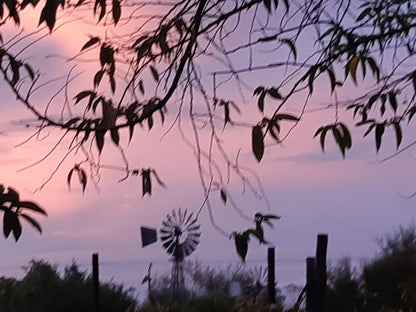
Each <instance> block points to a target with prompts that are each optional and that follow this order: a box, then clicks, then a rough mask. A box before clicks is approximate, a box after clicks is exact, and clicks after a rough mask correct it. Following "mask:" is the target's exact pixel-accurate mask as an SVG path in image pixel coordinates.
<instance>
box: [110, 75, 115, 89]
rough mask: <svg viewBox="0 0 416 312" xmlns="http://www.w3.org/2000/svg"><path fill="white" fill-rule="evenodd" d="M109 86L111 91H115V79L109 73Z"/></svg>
mask: <svg viewBox="0 0 416 312" xmlns="http://www.w3.org/2000/svg"><path fill="white" fill-rule="evenodd" d="M110 87H111V92H113V94H114V92H116V80H115V79H114V76H112V75H110Z"/></svg>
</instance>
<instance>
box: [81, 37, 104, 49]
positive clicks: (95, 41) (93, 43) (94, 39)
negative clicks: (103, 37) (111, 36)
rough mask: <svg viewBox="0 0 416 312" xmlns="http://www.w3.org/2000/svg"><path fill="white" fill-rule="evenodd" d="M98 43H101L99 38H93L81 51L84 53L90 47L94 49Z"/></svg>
mask: <svg viewBox="0 0 416 312" xmlns="http://www.w3.org/2000/svg"><path fill="white" fill-rule="evenodd" d="M98 42H100V38H98V37H91V39H90V40H88V41H87V42H86V43H85V44H84V45H83V46H82V48H81V51H84V50H86V49H88V48H90V47H92V46H93V45H95V44H97V43H98Z"/></svg>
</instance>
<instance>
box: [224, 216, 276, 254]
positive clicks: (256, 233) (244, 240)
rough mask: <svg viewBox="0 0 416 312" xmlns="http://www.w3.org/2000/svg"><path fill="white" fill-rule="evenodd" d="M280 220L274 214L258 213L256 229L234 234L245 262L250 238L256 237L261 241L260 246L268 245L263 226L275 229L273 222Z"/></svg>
mask: <svg viewBox="0 0 416 312" xmlns="http://www.w3.org/2000/svg"><path fill="white" fill-rule="evenodd" d="M279 219H280V217H279V216H276V215H273V214H265V215H263V214H261V213H256V215H255V217H254V224H255V228H249V229H247V230H245V231H244V232H241V233H236V232H234V233H232V235H233V237H234V242H235V247H236V250H237V253H238V255H239V256H240V258H241V260H242V261H243V262H244V261H245V260H246V256H247V252H248V243H249V241H250V238H251V237H255V238H256V239H257V240H258V241H259V244H267V241H266V240H265V239H264V229H263V225H264V224H266V225H268V226H269V227H273V223H272V221H273V220H279Z"/></svg>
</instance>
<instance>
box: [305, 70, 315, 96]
mask: <svg viewBox="0 0 416 312" xmlns="http://www.w3.org/2000/svg"><path fill="white" fill-rule="evenodd" d="M317 69H318V67H317V66H312V67H311V68H310V69H309V71H308V73H307V76H309V79H308V86H309V93H310V94H312V92H313V82H314V80H315V74H316V70H317Z"/></svg>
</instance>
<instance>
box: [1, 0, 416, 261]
mask: <svg viewBox="0 0 416 312" xmlns="http://www.w3.org/2000/svg"><path fill="white" fill-rule="evenodd" d="M0 8H1V10H0V17H1V29H0V32H1V34H2V38H3V39H2V45H1V49H0V51H1V53H0V57H1V63H0V72H1V73H2V76H3V81H4V83H5V84H6V85H7V86H8V87H9V88H10V89H11V91H12V93H13V94H14V96H15V98H16V101H17V102H19V103H21V104H22V105H23V106H24V107H26V108H27V110H28V111H29V112H30V113H31V114H32V115H33V117H34V119H33V120H30V121H24V122H23V125H24V126H26V127H28V128H30V129H33V136H31V137H30V138H29V140H36V139H37V138H38V137H39V135H40V134H41V133H43V132H44V131H50V130H54V131H56V132H58V133H59V134H60V139H59V140H58V142H56V146H58V145H62V144H66V146H67V153H66V154H65V155H62V157H61V159H62V161H61V162H59V163H58V164H57V166H56V170H54V171H53V172H52V173H51V175H50V177H49V178H48V179H47V181H44V182H41V183H42V186H41V187H40V188H42V187H43V186H44V185H45V184H46V183H48V182H49V181H50V180H51V179H53V177H54V175H55V173H56V172H57V171H58V170H59V169H60V167H61V166H62V163H63V162H65V161H70V159H71V158H70V156H72V155H74V154H77V153H78V154H82V155H83V160H81V161H76V163H75V164H74V165H73V167H72V169H71V170H70V171H69V172H68V176H67V181H68V185H71V183H75V182H74V181H73V180H74V179H77V180H78V182H79V183H80V184H81V185H82V189H83V190H85V188H86V187H87V186H88V185H90V184H95V183H98V181H99V178H100V171H101V170H103V169H113V170H119V171H121V172H123V173H124V177H123V178H122V180H125V179H127V178H130V177H133V178H137V177H140V179H141V184H142V192H141V193H142V195H143V196H145V195H151V194H152V192H153V185H154V182H156V183H158V184H160V185H162V186H163V185H164V183H163V182H162V180H163V177H161V176H159V174H158V173H157V168H149V167H148V166H146V164H140V165H137V164H135V163H133V162H132V160H129V159H127V158H126V157H125V153H124V149H125V148H126V147H127V146H128V145H129V142H131V140H132V138H133V136H138V135H143V136H144V135H146V132H148V131H152V130H153V129H154V128H155V127H159V126H160V125H163V123H164V122H165V121H166V120H167V119H166V118H167V116H169V119H168V120H169V123H170V124H169V125H168V126H165V127H166V131H167V132H170V131H178V133H179V134H180V135H181V137H182V138H183V140H184V142H185V143H186V144H187V145H188V146H189V147H190V149H191V151H192V153H193V154H194V156H195V160H196V163H197V168H198V169H197V173H198V176H199V178H200V182H201V186H202V189H203V191H204V195H205V198H204V200H203V204H202V206H201V209H200V210H199V211H197V212H196V213H197V216H199V213H200V212H201V211H202V210H203V209H206V210H207V211H208V212H209V215H210V219H211V222H212V224H213V226H214V227H215V228H216V229H217V230H218V231H219V232H220V233H222V234H223V235H225V236H227V237H234V238H235V242H236V247H237V250H238V253H239V254H240V256H241V257H242V258H243V259H244V258H245V255H246V253H247V243H248V241H249V239H250V237H253V238H256V239H258V240H259V241H260V242H261V243H262V242H265V239H264V237H263V227H262V226H263V224H266V223H269V222H270V220H271V219H276V218H277V216H275V215H272V214H270V215H263V214H261V213H257V212H254V213H257V214H256V216H255V218H254V224H255V228H253V229H248V230H246V231H244V232H241V233H237V232H233V233H229V232H227V231H224V230H223V229H222V228H220V227H219V226H218V225H217V224H216V223H215V220H214V218H213V214H212V209H213V208H212V205H211V201H210V198H211V196H212V195H213V194H218V195H219V196H220V197H221V198H222V200H223V202H224V203H225V204H229V205H231V206H232V207H233V209H235V210H236V211H237V212H238V213H239V214H240V215H241V216H242V217H243V218H246V219H249V220H251V219H253V218H252V217H250V216H246V215H245V214H244V213H242V211H241V210H240V209H239V207H238V206H237V205H236V204H235V201H234V200H233V195H232V194H231V192H230V190H229V189H228V185H229V183H230V181H231V180H232V179H238V180H240V181H241V183H242V184H243V187H244V189H246V188H247V189H249V190H250V191H252V192H253V193H254V194H255V196H257V197H258V198H259V199H264V198H265V194H263V189H262V186H261V178H259V177H257V176H256V175H255V172H254V174H253V170H252V169H250V168H249V167H247V164H242V163H241V162H240V150H238V149H237V150H235V151H233V152H230V151H229V150H228V149H227V148H226V146H227V141H225V140H224V139H223V137H224V135H225V134H226V133H228V132H230V131H232V129H236V128H245V129H248V135H247V140H248V141H251V149H252V151H251V152H252V154H253V156H254V157H253V160H254V162H261V160H262V159H263V156H264V154H265V153H266V152H268V151H269V150H272V149H275V148H279V146H280V145H281V144H283V143H284V142H285V141H286V140H289V139H290V134H291V132H292V131H293V129H294V128H295V127H297V126H298V125H300V124H301V123H302V122H303V121H304V120H306V119H307V113H308V112H310V111H314V110H321V109H322V110H325V111H327V112H332V117H330V119H329V120H328V121H327V122H325V123H324V124H322V125H319V126H318V127H317V129H316V131H315V133H311V137H312V136H314V137H316V138H317V140H318V141H319V143H318V144H320V145H321V147H322V150H324V149H325V148H328V143H327V141H328V137H330V136H332V137H333V139H334V142H335V144H336V146H337V147H338V149H339V151H340V153H341V155H342V157H346V155H347V153H348V150H350V149H351V147H352V144H353V142H354V141H355V140H356V138H355V137H354V136H353V132H352V131H351V129H352V128H359V129H361V128H362V129H363V131H362V132H361V133H362V135H364V136H368V135H371V136H373V138H374V142H375V150H376V151H377V152H379V151H380V149H381V148H382V143H383V139H384V138H385V133H387V132H392V133H393V134H394V137H395V143H394V144H395V146H396V148H397V153H401V152H402V151H405V150H407V149H409V148H411V147H412V146H413V145H414V141H413V140H414V139H413V138H412V137H411V136H410V139H408V140H406V142H410V143H407V145H402V144H403V143H402V142H403V136H404V134H407V133H406V132H403V128H404V127H409V125H410V127H411V123H412V121H413V117H414V114H415V113H416V105H415V94H416V69H415V68H414V56H415V44H416V43H415V42H416V41H415V26H416V24H415V21H416V8H415V3H414V2H413V1H411V0H398V1H387V0H370V1H338V0H320V1H318V0H299V1H289V0H282V1H279V0H235V1H208V0H202V1H196V0H183V1H177V2H176V1H173V2H170V1H128V0H112V1H105V0H92V1H90V0H79V1H75V2H74V1H61V0H60V1H57V0H46V1H39V0H23V1H18V0H8V1H1V6H0ZM26 12H29V13H30V14H32V15H31V16H33V14H37V20H38V22H39V25H38V27H37V29H36V30H35V31H33V32H31V33H26V32H25V31H24V29H23V27H22V26H21V25H23V24H24V22H25V21H24V19H26V18H27V19H28V20H30V18H29V17H27V16H28V15H25V14H26ZM29 13H28V14H29ZM79 23H80V24H81V25H84V26H85V25H88V27H89V29H91V31H92V33H91V34H90V35H89V37H86V38H85V40H84V43H83V44H82V45H81V46H80V47H79V52H78V53H77V54H76V55H72V56H70V57H63V58H64V61H65V62H69V63H71V64H76V65H77V66H79V67H73V68H71V69H70V70H68V71H67V72H63V73H61V74H62V75H61V76H60V78H55V77H50V76H49V75H48V73H47V70H45V69H43V68H42V64H40V65H38V66H39V67H38V68H36V67H35V66H36V64H31V60H30V55H31V54H30V53H31V51H32V49H33V46H35V45H36V44H37V43H38V42H41V41H42V39H43V40H44V38H47V37H51V38H53V37H54V35H55V34H56V33H57V31H58V30H59V29H61V28H64V27H72V25H75V24H79ZM10 24H14V26H15V27H14V28H13V30H12V31H11V30H10ZM91 59H92V61H93V63H94V66H91V63H90V60H91ZM82 67H85V68H86V69H87V70H86V71H81V70H78V68H82ZM91 68H93V69H91ZM45 77H46V79H45ZM81 79H82V81H83V83H82V85H79V84H77V83H76V82H77V81H78V80H81ZM85 81H89V84H90V86H87V84H86V83H85ZM57 85H58V87H57ZM51 89H52V90H53V92H50V90H51ZM45 90H48V91H49V93H47V94H49V97H48V100H47V101H45V96H44V95H43V93H42V92H44V91H45ZM351 90H354V91H353V92H351ZM322 94H325V96H324V98H325V105H322ZM320 97H321V98H320ZM245 103H252V104H253V105H251V106H249V107H248V106H247V105H243V104H245ZM252 107H255V110H253V109H251V108H252ZM344 110H346V111H348V112H349V113H351V115H352V117H353V118H354V120H353V121H352V122H351V119H350V118H346V117H345V116H346V115H345V114H344V113H343V111H344ZM168 113H169V114H171V115H167V114H168ZM66 139H68V141H65V140H66ZM110 142H111V143H110ZM108 145H110V146H111V148H115V149H116V150H118V151H119V153H120V156H121V165H120V164H111V165H107V164H103V163H101V162H100V156H101V155H102V153H104V152H105V149H107V148H110V147H108ZM129 148H135V147H134V146H130V147H129ZM137 148H139V147H137ZM140 148H146V147H140ZM54 150H55V147H54V148H53V149H52V150H51V151H50V153H48V155H50V154H51V153H53V152H54ZM48 155H45V157H44V158H43V159H45V158H47V157H48ZM167 161H169V160H168V159H167ZM266 206H267V201H266ZM254 213H253V214H254ZM5 216H6V214H5ZM6 223H7V222H6Z"/></svg>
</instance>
